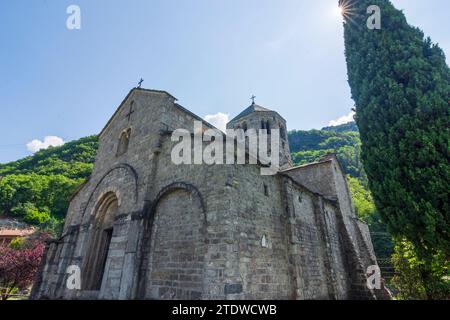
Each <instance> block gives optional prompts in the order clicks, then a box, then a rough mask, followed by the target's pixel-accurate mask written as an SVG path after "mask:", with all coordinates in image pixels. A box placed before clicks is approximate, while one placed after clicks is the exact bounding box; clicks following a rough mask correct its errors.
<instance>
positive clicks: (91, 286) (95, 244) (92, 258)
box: [83, 192, 119, 290]
mask: <svg viewBox="0 0 450 320" xmlns="http://www.w3.org/2000/svg"><path fill="white" fill-rule="evenodd" d="M118 209H119V202H118V200H117V197H116V195H115V194H114V193H112V192H110V193H108V194H106V195H105V196H103V198H102V199H101V200H100V201H99V204H98V205H97V206H96V209H95V213H94V222H93V226H92V229H91V232H92V234H91V238H90V241H89V244H88V255H87V260H86V264H85V269H84V274H85V279H84V281H83V287H84V289H85V290H100V288H101V285H102V280H103V276H104V273H105V266H106V259H107V258H108V251H109V246H110V244H111V239H112V236H113V224H114V219H115V217H116V216H117V212H118Z"/></svg>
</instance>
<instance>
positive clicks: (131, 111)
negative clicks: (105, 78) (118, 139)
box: [125, 103, 134, 122]
mask: <svg viewBox="0 0 450 320" xmlns="http://www.w3.org/2000/svg"><path fill="white" fill-rule="evenodd" d="M132 113H134V110H133V103H132V104H131V105H130V111H128V113H127V114H126V115H125V117H127V118H128V122H130V118H131V114H132Z"/></svg>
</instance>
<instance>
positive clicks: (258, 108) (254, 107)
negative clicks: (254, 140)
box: [230, 103, 272, 122]
mask: <svg viewBox="0 0 450 320" xmlns="http://www.w3.org/2000/svg"><path fill="white" fill-rule="evenodd" d="M268 111H272V110H270V109H267V108H264V107H262V106H260V105H257V104H256V103H252V105H251V106H250V107H248V108H247V109H245V110H244V111H242V112H241V113H239V114H238V115H237V116H236V117H234V118H233V119H232V120H231V121H230V122H232V121H235V120H237V119H240V118H243V117H245V116H247V115H249V114H250V113H253V112H268Z"/></svg>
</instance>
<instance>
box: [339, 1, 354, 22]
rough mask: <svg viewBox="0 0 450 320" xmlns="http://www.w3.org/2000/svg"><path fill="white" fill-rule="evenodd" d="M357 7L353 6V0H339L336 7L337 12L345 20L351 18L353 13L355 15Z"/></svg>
mask: <svg viewBox="0 0 450 320" xmlns="http://www.w3.org/2000/svg"><path fill="white" fill-rule="evenodd" d="M354 11H355V9H354V8H353V2H352V1H351V0H341V1H339V6H338V7H337V8H336V13H337V14H339V15H340V16H342V17H344V20H351V21H353V19H352V17H351V16H352V15H354V13H355V12H354Z"/></svg>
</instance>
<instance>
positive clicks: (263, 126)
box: [261, 120, 266, 129]
mask: <svg viewBox="0 0 450 320" xmlns="http://www.w3.org/2000/svg"><path fill="white" fill-rule="evenodd" d="M265 128H266V123H265V122H264V120H261V129H265Z"/></svg>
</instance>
